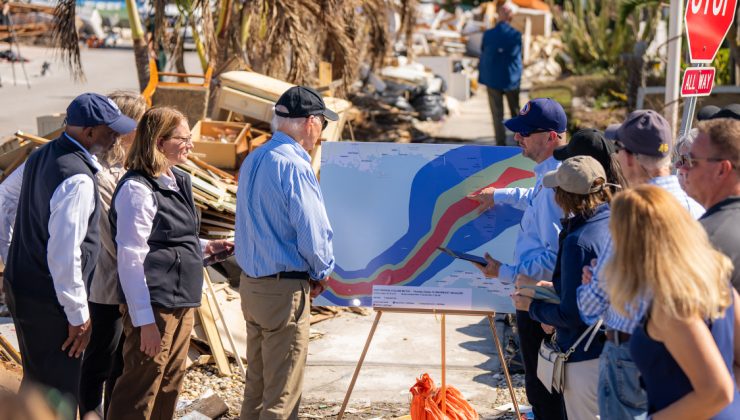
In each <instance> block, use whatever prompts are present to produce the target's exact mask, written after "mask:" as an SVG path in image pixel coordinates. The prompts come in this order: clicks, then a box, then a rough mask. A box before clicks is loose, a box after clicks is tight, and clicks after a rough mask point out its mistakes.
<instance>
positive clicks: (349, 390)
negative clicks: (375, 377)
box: [337, 311, 383, 420]
mask: <svg viewBox="0 0 740 420" xmlns="http://www.w3.org/2000/svg"><path fill="white" fill-rule="evenodd" d="M382 314H383V311H377V312H376V313H375V320H374V321H373V326H372V327H370V333H368V335H367V341H365V348H363V349H362V354H361V355H360V360H358V361H357V367H355V373H354V375H352V380H351V381H350V382H349V388H347V394H345V395H344V401H343V402H342V408H341V409H340V410H339V414H337V420H342V417H344V410H346V409H347V404H348V403H349V397H350V396H351V395H352V390H353V389H354V387H355V382H357V377H358V376H360V369H362V363H363V362H364V361H365V356H366V355H367V350H368V349H369V348H370V342H371V341H373V335H375V329H376V328H377V327H378V322H379V321H380V315H382Z"/></svg>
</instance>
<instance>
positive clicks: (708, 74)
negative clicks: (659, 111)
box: [681, 67, 715, 96]
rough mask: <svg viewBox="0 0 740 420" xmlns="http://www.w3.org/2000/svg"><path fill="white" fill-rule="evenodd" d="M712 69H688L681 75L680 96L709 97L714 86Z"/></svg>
mask: <svg viewBox="0 0 740 420" xmlns="http://www.w3.org/2000/svg"><path fill="white" fill-rule="evenodd" d="M714 73H715V71H714V67H689V68H687V69H686V71H685V72H684V74H683V83H681V96H709V94H711V93H712V86H713V85H714Z"/></svg>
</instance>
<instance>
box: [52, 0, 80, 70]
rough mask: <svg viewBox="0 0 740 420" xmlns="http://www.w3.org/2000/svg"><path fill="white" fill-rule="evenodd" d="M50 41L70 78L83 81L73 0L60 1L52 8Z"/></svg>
mask: <svg viewBox="0 0 740 420" xmlns="http://www.w3.org/2000/svg"><path fill="white" fill-rule="evenodd" d="M52 40H53V44H54V48H55V49H56V51H57V53H58V54H59V55H60V58H61V59H62V62H63V63H64V64H65V65H67V67H68V68H69V71H70V73H71V75H72V78H73V79H74V80H75V81H84V80H85V72H84V70H83V69H82V62H81V61H80V40H79V37H78V35H77V24H76V15H75V1H74V0H60V1H59V3H58V4H57V6H56V7H55V8H54V26H53V28H52Z"/></svg>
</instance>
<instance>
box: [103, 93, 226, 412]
mask: <svg viewBox="0 0 740 420" xmlns="http://www.w3.org/2000/svg"><path fill="white" fill-rule="evenodd" d="M192 148H193V144H192V139H191V136H190V129H189V128H188V122H187V119H186V118H185V116H184V115H183V114H182V113H180V112H179V111H177V110H175V109H172V108H165V107H162V108H152V109H150V110H148V111H147V112H146V113H145V114H144V116H143V117H142V119H141V122H140V123H139V126H138V128H137V133H136V139H135V140H134V144H133V146H132V147H131V151H130V153H129V155H128V157H127V158H126V168H127V169H128V172H126V174H125V175H124V176H123V178H122V179H121V181H120V182H119V184H118V187H117V188H116V192H115V193H114V195H113V204H112V206H111V209H110V221H111V229H112V231H113V235H114V238H115V240H116V245H117V250H118V275H119V281H120V285H121V288H122V289H123V293H124V295H125V301H126V303H125V305H123V306H122V313H123V329H124V334H125V336H126V340H125V342H124V346H123V363H124V367H123V374H122V375H121V377H120V378H119V379H118V381H117V382H116V386H115V389H114V390H113V398H112V401H111V405H110V410H109V411H110V412H109V414H108V419H149V418H157V419H165V418H167V419H169V418H173V416H174V414H175V405H176V403H177V395H178V393H179V390H180V386H181V384H182V380H183V379H184V375H185V359H186V357H187V351H188V344H189V340H190V332H191V331H192V328H193V308H195V307H198V306H200V298H201V289H202V286H203V256H204V255H206V256H207V255H210V254H213V253H215V252H219V251H222V250H224V249H226V248H233V244H231V243H230V242H226V241H210V242H205V241H201V240H199V238H198V230H199V221H198V216H197V211H196V208H195V204H194V202H193V191H192V185H191V181H190V177H189V175H187V174H185V173H184V172H181V171H179V170H178V169H176V168H175V165H178V164H183V163H185V162H186V161H187V157H188V153H189V152H190V150H191V149H192Z"/></svg>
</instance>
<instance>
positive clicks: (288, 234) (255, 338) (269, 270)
mask: <svg viewBox="0 0 740 420" xmlns="http://www.w3.org/2000/svg"><path fill="white" fill-rule="evenodd" d="M337 119H338V116H337V114H336V113H334V112H333V111H331V110H329V109H327V108H326V105H325V104H324V100H323V99H322V98H321V95H320V94H319V93H318V92H316V91H315V90H314V89H311V88H308V87H303V86H295V87H292V88H290V89H288V90H287V91H286V92H285V93H283V95H282V96H281V97H280V99H278V101H277V103H276V104H275V115H274V116H273V119H272V131H273V134H272V139H271V140H270V141H269V142H268V143H267V144H265V145H264V146H262V147H260V148H259V149H257V151H255V152H254V153H250V154H249V156H247V158H246V159H245V160H244V163H243V164H242V166H241V169H240V170H239V190H238V192H237V196H236V199H237V213H236V237H235V242H236V259H237V261H238V262H239V265H240V266H241V268H242V270H243V271H244V274H242V277H241V282H240V286H239V293H240V295H241V298H242V310H243V312H244V319H245V320H246V322H247V360H248V361H249V365H248V366H247V377H246V381H245V384H244V403H243V404H242V410H241V418H242V419H243V420H255V419H296V418H298V405H299V404H300V401H301V391H302V388H303V368H304V366H305V364H306V355H307V353H308V334H309V317H310V315H311V301H310V297H315V296H317V295H318V294H319V293H321V291H322V290H323V289H324V283H325V280H326V278H327V277H328V276H329V274H331V272H332V270H333V269H334V252H333V248H332V236H333V232H332V229H331V226H330V225H329V219H328V218H327V216H326V209H325V208H324V199H323V196H322V195H321V189H320V188H319V183H318V181H317V179H316V176H315V175H314V173H313V170H312V169H311V157H310V155H309V154H308V152H310V151H311V150H312V149H313V148H314V146H315V145H316V143H317V142H318V140H319V138H320V137H321V132H322V131H323V130H324V129H325V128H326V125H327V120H332V121H336V120H337ZM258 239H259V240H258Z"/></svg>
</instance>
